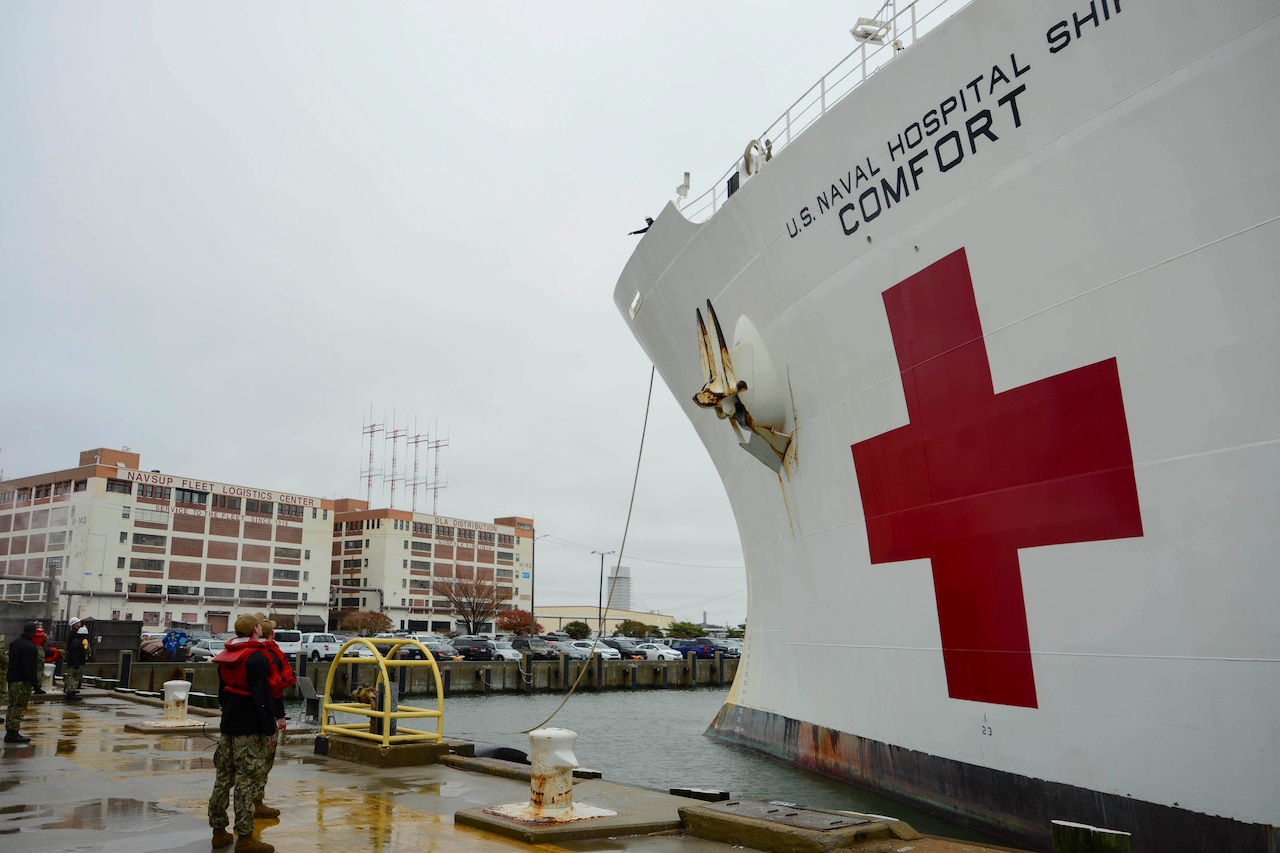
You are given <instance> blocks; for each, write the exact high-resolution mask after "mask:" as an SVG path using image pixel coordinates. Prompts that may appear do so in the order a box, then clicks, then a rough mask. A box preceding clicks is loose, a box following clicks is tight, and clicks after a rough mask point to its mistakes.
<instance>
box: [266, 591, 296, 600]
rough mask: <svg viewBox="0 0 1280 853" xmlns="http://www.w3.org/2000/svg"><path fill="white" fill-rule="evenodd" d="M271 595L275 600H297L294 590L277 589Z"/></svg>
mask: <svg viewBox="0 0 1280 853" xmlns="http://www.w3.org/2000/svg"><path fill="white" fill-rule="evenodd" d="M271 597H272V598H274V599H275V600H277V601H297V600H298V594H297V593H296V592H281V591H280V590H278V589H277V590H275V591H273V592H272V593H271Z"/></svg>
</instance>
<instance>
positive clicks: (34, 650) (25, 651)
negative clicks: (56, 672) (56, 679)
mask: <svg viewBox="0 0 1280 853" xmlns="http://www.w3.org/2000/svg"><path fill="white" fill-rule="evenodd" d="M39 627H40V626H39V625H37V624H36V623H35V622H28V623H27V624H25V625H23V626H22V636H21V637H18V639H16V640H14V641H13V642H12V643H10V644H9V672H8V674H7V675H6V676H5V680H6V681H7V682H8V684H9V713H8V715H7V716H6V717H5V721H4V742H5V743H30V742H31V738H29V737H27V736H26V735H24V734H22V733H21V732H20V731H19V730H20V729H21V728H22V718H23V717H25V716H26V714H27V704H28V703H29V702H30V701H31V694H32V693H33V692H35V690H36V689H37V688H38V687H39V686H40V678H41V677H42V676H43V675H44V671H43V669H42V667H43V665H44V655H43V654H41V653H40V648H39V647H38V646H37V645H36V644H35V636H36V629H37V628H39Z"/></svg>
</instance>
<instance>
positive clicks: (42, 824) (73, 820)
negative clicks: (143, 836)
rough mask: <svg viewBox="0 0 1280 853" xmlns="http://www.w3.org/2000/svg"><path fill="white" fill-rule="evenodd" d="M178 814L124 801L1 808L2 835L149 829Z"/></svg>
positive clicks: (117, 799) (144, 803) (130, 800)
mask: <svg viewBox="0 0 1280 853" xmlns="http://www.w3.org/2000/svg"><path fill="white" fill-rule="evenodd" d="M177 814H178V812H176V811H174V810H173V809H170V808H166V807H164V806H161V805H159V804H157V803H148V802H143V801H142V800H132V799H124V798H114V797H113V798H110V799H106V800H82V801H80V802H77V803H45V804H34V803H24V804H19V805H16V806H7V807H5V808H0V834H9V833H13V832H18V831H30V830H35V829H96V830H111V831H122V830H130V831H137V830H144V831H145V830H147V829H152V828H155V827H157V826H161V825H163V824H165V823H168V821H169V820H170V819H171V818H172V817H174V816H175V815H177Z"/></svg>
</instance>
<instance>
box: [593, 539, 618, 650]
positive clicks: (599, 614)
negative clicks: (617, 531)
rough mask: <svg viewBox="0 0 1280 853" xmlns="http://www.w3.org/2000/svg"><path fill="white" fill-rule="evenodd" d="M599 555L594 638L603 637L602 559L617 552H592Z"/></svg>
mask: <svg viewBox="0 0 1280 853" xmlns="http://www.w3.org/2000/svg"><path fill="white" fill-rule="evenodd" d="M591 553H592V554H599V555H600V590H599V593H598V594H597V595H596V636H597V637H603V636H604V558H605V557H607V556H609V555H610V554H616V553H618V552H617V551H592V552H591Z"/></svg>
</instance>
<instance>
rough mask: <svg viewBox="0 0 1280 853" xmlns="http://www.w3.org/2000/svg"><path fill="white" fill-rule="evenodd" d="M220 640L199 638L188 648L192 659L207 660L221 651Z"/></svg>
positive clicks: (221, 644)
mask: <svg viewBox="0 0 1280 853" xmlns="http://www.w3.org/2000/svg"><path fill="white" fill-rule="evenodd" d="M223 645H224V643H223V641H222V640H199V641H198V642H196V643H194V644H193V645H192V646H191V647H190V649H189V650H188V652H189V654H190V655H191V659H192V660H209V659H210V658H212V657H213V656H214V655H216V654H217V653H218V652H220V651H222V647H223Z"/></svg>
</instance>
